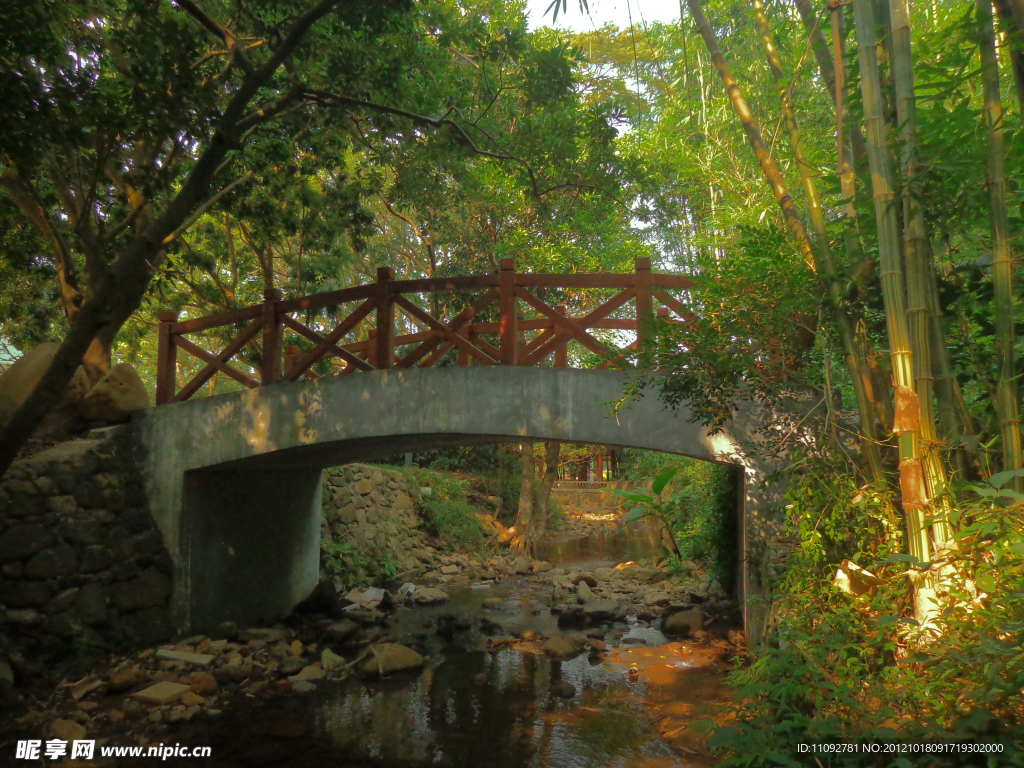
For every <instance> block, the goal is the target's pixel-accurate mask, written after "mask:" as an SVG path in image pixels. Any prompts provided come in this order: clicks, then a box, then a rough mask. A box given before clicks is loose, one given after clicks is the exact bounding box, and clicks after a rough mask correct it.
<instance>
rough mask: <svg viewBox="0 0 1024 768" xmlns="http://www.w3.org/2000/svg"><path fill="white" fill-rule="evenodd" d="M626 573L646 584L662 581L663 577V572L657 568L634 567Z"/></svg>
mask: <svg viewBox="0 0 1024 768" xmlns="http://www.w3.org/2000/svg"><path fill="white" fill-rule="evenodd" d="M628 573H629V575H630V576H632V577H633V578H634V579H636V580H637V581H642V582H644V583H647V584H653V583H654V582H657V581H662V580H663V579H664V578H665V574H664V573H662V572H661V571H659V570H658V569H657V568H636V569H633V570H630V571H628Z"/></svg>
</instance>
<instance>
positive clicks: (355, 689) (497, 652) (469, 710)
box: [180, 530, 727, 768]
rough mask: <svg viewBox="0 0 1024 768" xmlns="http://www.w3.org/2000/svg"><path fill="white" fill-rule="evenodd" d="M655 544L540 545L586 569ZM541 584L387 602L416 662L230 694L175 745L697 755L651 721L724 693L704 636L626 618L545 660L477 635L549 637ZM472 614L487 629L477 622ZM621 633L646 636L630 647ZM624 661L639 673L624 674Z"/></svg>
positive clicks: (235, 750)
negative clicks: (215, 716) (683, 636)
mask: <svg viewBox="0 0 1024 768" xmlns="http://www.w3.org/2000/svg"><path fill="white" fill-rule="evenodd" d="M656 545H657V536H656V535H652V534H651V532H650V531H646V530H639V531H623V532H616V533H611V532H609V533H606V534H602V535H599V536H594V537H590V538H589V539H582V540H581V539H576V540H573V541H565V542H557V541H556V542H553V543H552V544H550V545H549V546H548V547H547V549H546V551H545V552H543V553H542V556H543V557H545V558H547V559H548V560H550V561H551V562H552V563H554V564H556V565H561V566H563V567H566V566H576V567H579V566H583V567H586V568H590V567H598V566H601V565H610V564H615V563H617V562H621V561H623V560H630V559H636V558H640V557H643V556H645V555H647V554H650V553H651V552H652V551H653V549H654V547H656ZM550 589H551V587H550V585H549V584H546V583H542V582H534V581H532V580H530V579H528V578H508V579H505V580H503V581H502V582H500V583H497V584H494V585H492V586H486V587H482V586H474V587H468V588H465V589H461V590H459V591H455V592H453V593H452V594H451V601H450V602H449V603H446V604H444V605H439V606H436V607H426V608H424V607H419V608H399V609H398V610H396V611H395V612H394V613H393V614H392V616H391V624H390V627H389V634H390V636H391V637H392V638H393V639H394V640H395V642H399V643H414V644H416V645H417V646H418V647H420V648H427V649H429V653H428V654H426V656H427V662H426V666H425V668H424V669H423V671H422V672H421V673H419V674H416V675H397V676H395V677H393V678H391V679H386V680H384V681H380V682H365V681H362V680H359V679H358V678H355V677H351V678H348V679H346V680H344V681H341V682H336V683H333V682H332V683H324V684H320V685H318V686H317V689H316V691H315V692H313V693H309V694H306V695H304V696H291V697H279V698H276V699H272V700H270V701H266V702H258V703H257V702H256V701H255V700H253V702H252V703H251V704H250V703H249V702H247V701H245V700H244V699H243V700H242V701H241V702H239V704H240V706H238V707H236V708H233V709H232V710H228V711H225V715H224V719H223V720H222V721H221V722H219V723H218V724H217V726H216V727H215V728H211V726H210V725H204V726H197V727H196V728H197V730H196V731H195V732H192V733H185V732H183V733H181V734H180V735H181V737H182V743H192V744H202V743H206V744H210V743H211V741H212V746H213V747H214V748H213V756H214V757H213V761H212V762H209V763H208V762H206V761H204V764H207V765H224V766H229V765H230V766H241V765H295V766H314V765H315V766H320V765H360V766H362V765H367V766H371V765H372V766H379V767H381V768H390V767H392V766H394V767H395V768H398V767H401V768H413V767H416V768H419V767H420V766H459V767H461V766H488V767H489V768H527V767H531V768H532V767H533V766H538V767H539V766H551V767H552V768H590V767H593V768H597V767H598V766H600V768H641V767H644V768H670V767H675V766H678V767H679V768H683V766H689V765H692V766H695V767H699V766H704V765H708V764H709V763H707V762H706V761H705V760H704V758H702V757H701V756H700V754H699V753H700V752H702V751H703V750H701V749H700V748H699V746H697V745H698V744H699V741H700V739H699V737H697V736H696V734H693V736H694V740H693V743H692V744H690V746H687V743H688V740H687V738H686V734H682V741H680V740H679V739H680V735H679V734H676V737H677V740H676V742H675V743H676V746H677V748H678V749H679V750H680V751H679V752H676V751H673V750H672V749H671V748H670V747H669V746H668V744H667V743H666V741H665V740H663V739H662V738H660V737H659V734H658V733H657V732H656V730H655V727H654V726H655V721H658V720H662V719H663V718H665V717H671V716H675V717H677V718H678V717H684V718H685V717H687V716H690V715H694V714H695V713H696V710H697V709H698V707H699V706H700V705H701V704H702V703H704V702H706V701H712V700H714V699H716V698H724V697H725V696H726V695H727V694H726V692H725V690H724V688H723V687H722V683H721V679H720V671H719V669H718V666H717V665H718V664H719V663H720V662H719V660H718V657H717V654H716V653H715V652H714V651H712V650H711V648H710V647H707V646H701V645H700V644H698V643H671V644H669V643H668V642H667V641H666V639H665V638H664V636H662V635H661V633H660V632H659V631H658V630H656V629H654V628H653V627H646V626H643V622H638V621H637V620H636V619H635V618H634V617H628V619H627V622H624V623H620V624H619V625H616V627H614V628H611V629H618V631H619V633H620V634H621V633H626V634H625V635H624V636H623V637H618V639H617V640H616V639H615V638H616V637H617V636H616V635H615V634H610V635H609V638H608V639H609V645H608V652H607V653H605V654H601V655H599V656H594V655H591V656H586V655H582V656H577V657H576V658H574V659H572V660H570V661H555V660H552V659H551V658H549V657H547V656H545V655H544V654H543V653H542V652H541V651H540V643H539V641H538V642H536V643H530V642H523V643H519V644H517V645H515V646H503V647H501V648H500V649H488V647H487V641H488V636H489V635H490V636H492V637H496V638H509V637H512V636H514V635H521V634H522V633H523V632H526V631H527V630H533V631H535V632H540V633H543V635H545V636H548V637H549V636H551V635H555V634H560V633H561V630H559V628H558V624H557V617H556V616H554V615H552V614H551V613H550V611H549V609H548V604H547V602H548V596H549V595H550ZM486 598H499V599H501V600H502V604H501V607H497V608H485V607H484V605H483V602H484V600H485V599H486ZM483 617H486V618H485V619H484V621H485V624H486V625H489V626H484V627H481V619H482V618H483ZM495 625H498V626H497V627H496V626H495ZM441 626H444V627H446V631H439V627H441ZM482 629H485V630H486V631H487V634H485V633H484V631H481V630H482ZM575 634H577V635H578V634H579V633H578V632H577V633H575ZM626 637H639V638H643V640H645V641H646V642H645V644H638V645H632V644H628V643H625V642H623V640H624V639H625V638H626ZM633 665H635V666H636V667H637V668H638V669H639V675H638V676H637V675H634V676H633V677H632V678H631V676H630V672H629V668H630V666H633ZM557 683H570V684H571V685H572V686H573V687H574V688H575V695H573V696H571V697H570V698H560V697H559V696H557V695H556V694H555V692H554V691H553V686H555V687H556V688H557V687H558V686H556V685H555V684H557ZM562 687H563V688H564V686H562ZM654 711H657V712H658V714H657V715H656V716H655V715H652V712H654ZM199 728H201V729H202V730H203V731H205V734H204V733H203V732H201V731H200V730H198V729H199ZM187 730H191V729H187ZM186 737H187V741H186ZM204 737H205V738H206V739H207V740H206V741H205V742H204V741H203V738H204ZM680 754H682V755H683V757H680Z"/></svg>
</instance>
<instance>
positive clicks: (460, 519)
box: [392, 467, 484, 550]
mask: <svg viewBox="0 0 1024 768" xmlns="http://www.w3.org/2000/svg"><path fill="white" fill-rule="evenodd" d="M392 469H396V470H398V471H400V472H404V473H405V474H406V475H407V476H409V477H410V478H411V479H412V482H414V483H418V485H419V491H418V492H415V491H414V493H413V501H414V503H415V506H416V512H417V514H419V516H420V518H421V519H422V520H423V521H424V523H425V524H426V525H427V526H428V527H429V528H430V531H431V533H433V534H434V535H436V536H437V537H438V538H440V539H441V541H442V542H443V544H444V546H445V547H446V548H448V549H449V550H473V549H477V548H479V547H480V546H482V545H483V542H484V529H483V525H482V524H481V523H480V521H479V520H478V519H477V516H476V510H475V509H474V508H473V507H471V506H470V505H469V503H468V502H467V501H466V492H467V490H468V488H467V486H468V483H467V482H466V481H464V480H459V479H458V478H455V477H452V476H451V475H445V474H442V473H440V472H434V471H433V470H429V469H406V468H402V467H392ZM423 489H428V491H426V492H424V490H423Z"/></svg>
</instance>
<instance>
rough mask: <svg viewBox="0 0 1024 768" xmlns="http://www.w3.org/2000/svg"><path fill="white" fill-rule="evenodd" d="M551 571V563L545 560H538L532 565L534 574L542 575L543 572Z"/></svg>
mask: <svg viewBox="0 0 1024 768" xmlns="http://www.w3.org/2000/svg"><path fill="white" fill-rule="evenodd" d="M550 570H551V563H549V562H548V561H547V560H539V561H537V562H536V563H534V564H533V572H534V573H544V572H545V571H550Z"/></svg>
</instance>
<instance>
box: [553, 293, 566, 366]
mask: <svg viewBox="0 0 1024 768" xmlns="http://www.w3.org/2000/svg"><path fill="white" fill-rule="evenodd" d="M555 312H557V313H558V314H560V315H564V314H565V305H564V304H559V305H558V306H557V307H555ZM555 332H556V333H557V332H558V329H557V328H556V329H555ZM568 367H569V342H568V341H563V342H562V343H561V344H559V345H558V346H557V347H555V368H568Z"/></svg>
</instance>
